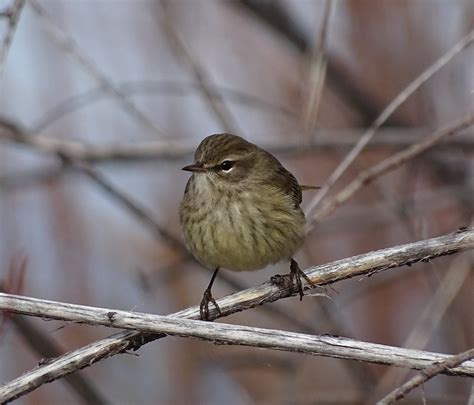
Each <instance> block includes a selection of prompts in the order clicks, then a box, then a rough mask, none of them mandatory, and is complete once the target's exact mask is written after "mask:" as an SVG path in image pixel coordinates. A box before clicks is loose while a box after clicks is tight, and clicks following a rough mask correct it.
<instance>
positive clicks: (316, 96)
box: [303, 0, 336, 144]
mask: <svg viewBox="0 0 474 405" xmlns="http://www.w3.org/2000/svg"><path fill="white" fill-rule="evenodd" d="M335 7H336V0H325V3H324V12H323V21H322V23H321V29H320V31H319V32H318V34H317V37H316V39H315V44H314V47H313V48H312V49H311V51H310V61H309V63H308V65H309V78H308V86H305V88H306V87H308V89H309V90H308V92H307V93H308V94H307V95H306V102H305V105H304V109H303V129H304V133H305V134H306V137H307V138H308V141H309V142H307V143H308V144H310V143H311V138H310V137H309V136H310V135H311V134H312V133H313V131H314V128H315V126H316V121H317V119H318V112H319V105H320V102H321V96H322V94H323V88H324V80H325V78H326V69H327V55H326V47H327V43H326V42H327V35H328V31H329V20H330V16H331V14H332V12H333V11H332V10H333V9H334V8H335Z"/></svg>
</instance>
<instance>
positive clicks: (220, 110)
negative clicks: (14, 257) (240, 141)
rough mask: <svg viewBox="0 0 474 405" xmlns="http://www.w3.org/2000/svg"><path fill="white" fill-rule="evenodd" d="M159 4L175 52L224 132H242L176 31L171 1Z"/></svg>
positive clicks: (163, 24) (164, 0) (162, 20)
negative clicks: (190, 73) (197, 85)
mask: <svg viewBox="0 0 474 405" xmlns="http://www.w3.org/2000/svg"><path fill="white" fill-rule="evenodd" d="M160 4H161V11H162V12H163V13H164V16H163V18H162V19H161V23H162V27H163V29H164V30H165V33H166V35H167V37H168V39H169V41H170V43H171V45H172V48H173V50H174V51H175V54H176V55H177V56H178V57H182V58H183V59H184V60H185V63H186V65H188V66H189V67H190V68H191V71H192V74H193V76H194V78H195V79H196V82H197V83H198V84H199V87H200V90H201V94H202V95H203V98H204V101H205V102H206V103H207V105H208V106H209V107H210V109H211V111H212V112H213V113H214V115H215V117H216V118H217V120H218V121H219V123H220V125H221V126H222V128H224V131H225V132H230V133H234V134H242V133H243V132H242V130H241V129H239V126H238V125H237V121H236V119H235V117H234V116H233V115H232V113H231V111H230V110H229V109H228V108H227V107H226V105H225V102H224V99H223V98H222V97H221V95H220V94H219V93H217V94H216V93H215V92H214V93H213V92H212V89H211V88H210V87H209V86H208V83H209V82H210V81H211V80H210V79H209V74H208V73H207V72H206V70H205V69H204V67H203V66H202V65H201V64H200V63H199V62H198V61H197V59H196V58H195V57H194V56H193V54H192V53H191V51H190V50H189V49H188V47H187V46H186V44H185V43H184V41H183V40H182V39H181V38H180V36H179V34H178V32H177V31H176V29H175V27H176V26H177V25H176V24H173V21H172V20H171V18H172V16H171V13H170V10H169V8H170V5H171V3H170V2H168V1H166V0H161V1H160Z"/></svg>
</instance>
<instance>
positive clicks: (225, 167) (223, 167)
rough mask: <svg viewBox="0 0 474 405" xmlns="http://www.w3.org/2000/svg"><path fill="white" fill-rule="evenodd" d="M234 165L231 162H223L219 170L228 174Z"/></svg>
mask: <svg viewBox="0 0 474 405" xmlns="http://www.w3.org/2000/svg"><path fill="white" fill-rule="evenodd" d="M234 163H235V162H233V161H232V160H224V161H223V162H222V163H221V170H223V171H225V172H228V171H229V170H230V169H232V167H234Z"/></svg>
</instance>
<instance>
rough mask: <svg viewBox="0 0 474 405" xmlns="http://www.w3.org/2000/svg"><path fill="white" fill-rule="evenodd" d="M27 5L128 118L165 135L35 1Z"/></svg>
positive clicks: (53, 37) (56, 40) (54, 38)
mask: <svg viewBox="0 0 474 405" xmlns="http://www.w3.org/2000/svg"><path fill="white" fill-rule="evenodd" d="M28 3H29V5H30V7H31V8H32V9H33V10H34V11H35V13H36V14H37V15H38V16H39V17H41V19H42V21H43V22H44V27H45V29H46V31H47V32H48V34H49V35H50V36H51V38H52V39H53V40H54V41H55V42H56V43H57V44H58V45H59V47H60V48H61V49H62V50H64V51H65V52H67V53H68V54H69V55H71V56H72V57H73V58H74V59H75V60H76V61H77V62H78V63H79V64H80V65H81V66H82V67H83V68H84V70H85V71H86V72H87V73H89V74H90V75H91V76H92V77H93V78H94V79H95V80H97V82H98V83H99V84H100V85H101V86H103V88H104V89H105V90H106V91H107V92H109V93H110V94H111V95H112V96H113V97H114V98H115V99H116V100H117V101H119V104H120V106H121V107H122V108H123V109H124V111H126V112H127V113H128V114H130V116H132V117H134V118H136V119H137V121H138V122H139V123H141V124H142V125H144V126H145V127H147V128H148V129H149V130H151V131H152V132H153V133H155V134H158V135H159V136H161V137H164V136H165V135H166V134H165V132H164V131H163V130H161V129H160V128H158V126H157V125H156V124H155V123H154V122H153V121H152V120H151V119H150V118H148V117H147V116H146V115H145V114H144V113H143V112H142V111H140V110H139V109H138V108H137V106H136V105H135V103H134V102H133V101H132V100H130V99H129V98H128V97H127V95H126V94H124V93H123V92H122V91H121V90H120V89H119V88H118V87H117V86H116V85H115V84H114V83H112V81H111V80H109V78H108V77H107V76H106V75H105V74H104V73H103V72H101V71H100V69H99V68H98V67H97V66H96V64H95V63H94V61H93V60H92V59H91V58H89V57H88V56H87V55H86V54H85V53H84V52H83V51H82V50H81V49H80V47H79V45H78V44H77V42H76V41H75V40H74V39H73V38H72V37H70V36H69V35H68V34H67V33H65V32H64V30H63V29H62V28H61V27H60V26H59V25H58V24H57V23H56V21H54V19H53V18H52V17H51V16H50V15H49V14H48V12H47V11H46V10H45V9H44V8H43V7H42V6H41V5H40V4H39V3H38V2H37V1H36V0H28Z"/></svg>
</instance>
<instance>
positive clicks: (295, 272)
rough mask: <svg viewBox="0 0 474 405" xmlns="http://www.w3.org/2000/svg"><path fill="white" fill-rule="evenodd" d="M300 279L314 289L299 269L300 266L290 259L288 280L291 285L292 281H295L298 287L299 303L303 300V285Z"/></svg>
mask: <svg viewBox="0 0 474 405" xmlns="http://www.w3.org/2000/svg"><path fill="white" fill-rule="evenodd" d="M301 277H303V278H304V279H305V280H306V282H307V283H308V284H309V285H311V286H312V287H316V284H314V283H313V282H312V281H311V280H310V278H309V277H308V276H307V275H306V274H305V273H304V272H303V270H301V269H300V266H299V265H298V263H297V262H296V260H295V259H293V258H291V260H290V279H291V281H292V284H294V280H296V286H297V287H298V293H299V294H300V301H301V300H302V299H303V296H304V292H303V283H302V282H301Z"/></svg>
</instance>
